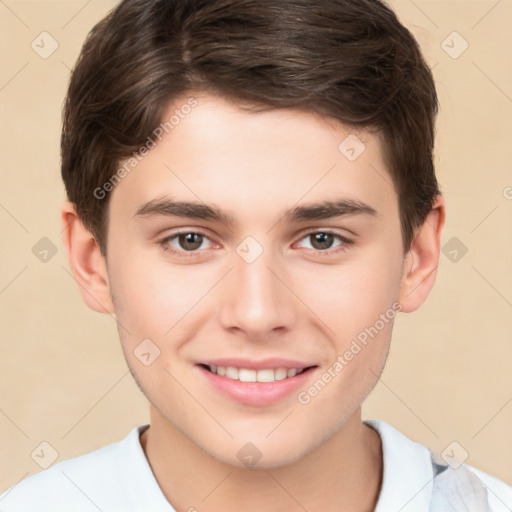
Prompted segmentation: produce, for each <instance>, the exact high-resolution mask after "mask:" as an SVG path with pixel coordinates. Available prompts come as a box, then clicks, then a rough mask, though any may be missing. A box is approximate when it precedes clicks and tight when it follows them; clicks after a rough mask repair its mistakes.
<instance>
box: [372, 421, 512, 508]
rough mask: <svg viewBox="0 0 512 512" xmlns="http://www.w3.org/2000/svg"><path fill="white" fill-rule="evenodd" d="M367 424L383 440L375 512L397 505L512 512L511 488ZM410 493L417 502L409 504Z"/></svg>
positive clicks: (380, 423)
mask: <svg viewBox="0 0 512 512" xmlns="http://www.w3.org/2000/svg"><path fill="white" fill-rule="evenodd" d="M365 423H366V424H368V425H369V426H371V427H373V428H374V429H375V430H377V432H378V433H379V435H380V437H381V441H382V452H383V459H384V474H383V485H382V488H381V495H380V499H379V502H378V506H377V508H376V509H375V510H376V512H387V511H388V510H391V509H392V508H393V507H394V508H397V509H400V510H402V509H403V510H404V512H405V511H406V510H407V511H409V510H411V511H414V512H417V511H422V512H423V511H425V512H431V511H437V510H443V511H445V510H479V511H486V512H510V510H512V487H511V486H510V485H508V484H506V483H505V482H503V481H502V480H500V479H498V478H496V477H494V476H491V475H489V474H487V473H485V472H484V471H482V470H480V469H477V468H475V467H473V466H470V465H468V464H460V465H459V466H454V467H453V468H452V467H450V466H448V464H446V462H445V461H443V460H442V459H440V458H439V457H437V456H436V455H435V454H434V453H433V452H432V451H431V450H430V449H429V448H428V447H426V446H424V445H422V444H420V443H417V442H415V441H413V440H411V439H409V438H408V437H406V436H405V435H404V434H402V433H401V432H399V431H398V430H397V429H395V428H394V427H393V426H391V425H390V424H388V423H386V422H384V421H380V420H367V421H365ZM416 492H417V494H415V493H416ZM407 495H409V496H414V499H413V500H410V501H409V502H407V503H406V497H407ZM397 496H399V499H400V501H398V500H396V497H397ZM404 503H406V505H404ZM468 505H469V508H468Z"/></svg>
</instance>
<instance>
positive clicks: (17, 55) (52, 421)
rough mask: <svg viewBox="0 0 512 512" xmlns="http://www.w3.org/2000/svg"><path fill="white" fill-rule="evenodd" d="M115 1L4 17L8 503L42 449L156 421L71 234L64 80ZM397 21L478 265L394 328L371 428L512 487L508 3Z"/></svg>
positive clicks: (33, 6) (2, 449)
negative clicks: (74, 261)
mask: <svg viewBox="0 0 512 512" xmlns="http://www.w3.org/2000/svg"><path fill="white" fill-rule="evenodd" d="M115 3H116V2H114V1H111V0H109V1H99V0H92V1H86V0H79V1H75V0H73V1H65V2H64V1H44V0H41V1H33V2H23V1H14V0H5V2H1V3H0V20H1V21H0V34H1V38H2V46H1V61H2V66H1V68H0V106H1V120H2V123H1V133H0V140H1V141H2V153H1V154H2V160H1V188H0V224H1V229H2V250H1V251H0V258H1V260H0V315H1V336H2V341H1V345H0V350H1V353H0V365H1V367H0V439H1V442H0V490H4V489H5V488H7V487H8V486H11V485H13V484H15V483H16V482H18V481H19V480H21V479H22V478H24V477H26V476H28V475H30V474H34V473H36V472H38V471H40V469H41V468H40V466H39V465H38V464H37V463H36V462H35V460H38V459H37V457H35V456H34V459H35V460H34V459H32V458H31V453H32V452H34V450H35V453H41V451H40V450H41V448H40V447H39V445H40V443H41V442H43V441H45V442H47V443H50V444H51V445H52V446H53V447H54V449H55V450H56V451H57V453H58V460H62V459H65V458H69V457H72V456H76V455H79V454H81V453H85V452H86V451H90V450H93V449H96V448H99V447H100V446H103V445H105V444H107V443H110V442H114V441H116V440H119V439H121V438H122V437H124V436H125V435H126V434H127V433H128V431H129V430H130V429H131V428H132V427H134V426H136V425H138V424H141V423H145V422H147V421H148V413H147V409H148V407H147V404H146V402H145V399H144V398H143V397H142V395H141V393H140V392H139V390H138V389H137V387H136V385H135V384H134V383H133V382H132V378H131V376H130V375H129V373H128V371H127V367H126V364H125V362H124V359H123V356H122V353H121V349H120V346H119V342H118V336H117V331H116V327H115V321H114V319H113V318H112V317H110V316H108V315H101V314H97V313H94V312H92V311H90V310H89V309H88V308H87V307H86V306H85V305H84V304H83V302H82V299H81V296H80V294H79V290H78V286H77V284H76V283H75V281H74V279H73V277H72V276H71V274H70V270H69V265H68V262H67V259H66V254H65V252H64V248H63V245H62V242H61V226H60V219H59V208H60V205H61V202H62V201H63V200H64V189H63V185H62V183H61V179H60V171H59V137H60V115H61V112H60V110H61V104H62V101H63V98H64V95H65V91H66V86H67V81H68V77H69V70H70V68H71V67H72V66H73V64H74V62H75V60H76V58H77V56H78V53H79V50H80V47H81V45H82V43H83V41H84V39H85V36H86V34H87V32H88V31H89V30H90V29H91V28H92V26H93V25H94V24H95V23H96V22H97V21H98V20H99V19H100V18H101V17H102V16H103V15H104V14H105V13H106V12H107V11H108V10H109V9H110V8H112V7H113V6H114V5H115ZM391 5H392V7H393V8H394V9H395V10H396V11H397V13H398V14H399V17H400V19H401V20H402V22H403V23H404V24H405V25H406V26H407V27H409V28H410V29H411V31H412V32H413V33H414V34H415V35H416V36H417V38H418V39H419V41H420V43H421V45H422V47H423V49H424V52H425V55H426V57H427V60H428V62H429V64H430V65H431V66H432V67H433V70H434V74H435V78H436V82H437V87H438V93H439V98H440V103H441V113H440V118H439V123H438V137H437V151H436V162H437V172H438V176H439V179H440V182H441V185H442V189H443V191H444V196H445V198H446V201H447V222H446V226H445V230H444V235H443V244H446V243H448V242H449V241H450V240H451V239H452V238H453V237H456V238H457V240H458V241H457V240H456V241H455V242H456V243H459V244H460V243H462V244H464V245H465V246H466V247H467V253H466V254H465V255H463V256H461V254H462V253H461V252H460V250H459V252H458V261H456V262H453V261H451V260H450V258H453V256H454V254H453V253H452V254H451V255H450V254H449V250H453V249H449V250H447V253H448V256H449V257H448V256H446V255H442V256H441V259H440V263H439V269H438V278H437V284H436V287H435V288H434V290H433V292H432V293H431V295H430V297H429V299H428V300H427V302H426V304H425V305H424V307H423V308H422V309H421V310H420V311H418V312H416V313H412V314H402V315H400V316H399V318H398V320H397V322H396V324H395V331H394V341H393V343H392V348H391V353H390V358H389V360H388V365H387V367H386V369H385V371H384V373H383V375H382V379H381V381H380V382H379V384H378V385H377V387H376V388H375V390H374V392H373V393H372V395H371V396H370V398H369V399H368V400H367V402H366V404H365V407H364V415H365V417H367V418H370V417H373V418H380V419H383V420H385V421H388V422H389V423H391V424H392V425H394V426H395V427H396V428H398V429H399V430H401V431H402V432H403V433H404V434H406V435H407V436H409V437H410V438H412V439H414V440H416V441H418V442H421V443H423V444H425V445H427V446H429V447H430V448H432V449H434V450H436V451H437V452H441V451H443V450H444V449H445V448H446V447H447V446H448V445H449V444H450V443H451V442H452V441H457V442H458V443H459V444H460V445H461V446H462V447H463V449H465V450H466V451H467V452H468V453H469V458H468V460H467V462H468V463H470V464H472V465H474V466H477V467H479V468H481V469H483V470H484V471H487V472H490V473H491V474H494V475H496V476H497V477H499V478H501V479H503V480H505V481H507V482H508V483H509V484H512V462H511V456H510V454H511V453H512V434H511V433H512V377H511V375H512V372H511V369H510V366H511V363H512V336H511V327H512V258H511V256H512V222H511V221H512V188H511V187H512V172H511V168H512V152H511V133H512V53H511V50H512V31H510V23H511V21H512V2H511V1H510V0H502V1H496V0H490V1H423V0H416V1H415V2H413V1H412V0H411V1H405V0H403V1H392V2H391ZM43 31H46V32H48V33H49V34H51V36H52V37H53V38H54V39H55V40H56V41H57V42H58V45H59V47H58V49H57V50H56V51H55V52H54V53H53V54H52V55H51V56H49V57H48V58H46V59H43V58H41V57H40V56H39V55H38V54H37V53H36V52H35V51H34V50H33V49H32V48H31V42H32V41H33V40H35V39H36V38H37V37H38V36H39V34H40V33H41V32H43ZM454 31H457V32H458V33H459V34H460V36H461V37H462V38H463V39H464V40H465V41H467V43H468V44H469V46H468V48H467V50H466V51H465V52H464V53H462V54H461V55H460V56H458V58H452V57H451V56H450V55H449V54H448V53H447V51H448V52H450V53H452V55H455V54H456V53H459V52H460V51H461V49H463V44H464V41H463V40H462V39H460V37H459V36H457V35H450V34H452V32H454ZM447 38H448V39H447ZM37 40H40V39H37ZM37 40H36V41H37ZM443 41H445V43H443ZM46 48H48V46H46ZM445 49H446V51H445ZM507 187H508V188H507ZM43 237H47V238H49V239H50V240H51V241H52V242H53V244H55V246H56V249H57V252H56V254H55V255H54V256H53V257H51V258H50V257H49V259H48V261H47V262H45V263H43V262H42V261H40V260H39V259H38V258H37V257H36V256H35V255H34V254H33V252H32V248H33V247H34V246H35V245H36V243H38V241H39V240H40V239H41V238H43ZM451 243H454V242H453V241H452V242H451ZM448 247H449V248H450V246H448ZM38 447H39V448H38ZM458 450H462V448H458ZM45 453H46V454H48V453H50V450H49V448H48V447H47V448H46V452H45Z"/></svg>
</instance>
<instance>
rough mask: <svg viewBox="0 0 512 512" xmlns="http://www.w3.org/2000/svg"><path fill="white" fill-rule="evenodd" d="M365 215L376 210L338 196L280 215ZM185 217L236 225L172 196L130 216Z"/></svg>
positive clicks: (215, 209)
mask: <svg viewBox="0 0 512 512" xmlns="http://www.w3.org/2000/svg"><path fill="white" fill-rule="evenodd" d="M354 214H367V215H371V216H376V215H377V211H376V210H375V209H374V208H372V207H371V206H370V205H368V204H366V203H364V202H362V201H359V200H357V199H346V198H341V199H338V200H335V201H321V202H317V203H310V204H305V205H301V206H296V207H294V208H291V209H289V210H286V211H285V212H284V213H283V215H282V216H281V218H282V219H284V220H285V221H287V222H289V223H294V222H300V221H306V220H326V219H330V218H334V217H341V216H344V215H354ZM157 215H161V216H167V217H186V218H189V219H201V220H209V221H217V222H221V223H222V224H225V225H227V226H232V225H234V224H235V219H234V218H233V217H232V216H231V215H229V214H228V213H226V212H224V211H223V210H221V209H220V208H218V207H217V206H215V205H207V204H205V203H200V202H196V201H174V200H172V199H153V200H151V201H148V202H147V203H144V204H143V205H142V206H141V207H140V208H139V209H138V210H137V211H136V212H135V214H134V215H133V217H148V216H157Z"/></svg>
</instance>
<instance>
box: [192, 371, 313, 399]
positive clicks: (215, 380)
mask: <svg viewBox="0 0 512 512" xmlns="http://www.w3.org/2000/svg"><path fill="white" fill-rule="evenodd" d="M197 368H199V370H200V372H201V373H202V374H203V375H204V377H205V378H206V379H207V380H208V382H210V383H211V384H212V385H213V386H214V387H215V388H216V389H218V390H219V391H221V392H222V393H224V394H226V395H227V396H229V397H230V398H232V399H234V400H236V401H237V402H240V403H242V404H245V405H256V406H264V405H272V404H274V403H276V402H278V401H279V400H282V399H283V398H285V397H287V396H289V395H290V394H292V393H293V392H294V391H296V390H297V389H299V388H300V387H301V386H304V384H305V382H306V381H307V379H309V378H310V376H311V375H312V374H313V372H314V371H315V370H316V369H317V367H313V368H310V369H309V370H305V371H303V372H302V373H299V374H298V375H295V376H294V377H287V378H286V379H283V380H276V381H274V382H241V381H239V380H233V379H228V378H227V377H223V376H221V375H217V374H216V373H212V372H210V371H208V370H207V369H206V368H204V367H202V366H200V365H197Z"/></svg>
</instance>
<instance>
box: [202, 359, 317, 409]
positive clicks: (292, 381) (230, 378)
mask: <svg viewBox="0 0 512 512" xmlns="http://www.w3.org/2000/svg"><path fill="white" fill-rule="evenodd" d="M236 362H239V366H236V365H235V364H236ZM236 362H235V361H234V360H231V361H228V360H222V361H221V360H217V361H216V362H215V363H214V362H213V361H208V362H204V363H198V364H196V365H195V368H196V369H197V371H198V372H199V375H200V377H199V378H202V379H204V381H205V383H206V384H207V385H209V386H211V389H212V390H213V392H214V393H216V394H217V393H220V395H221V396H223V397H225V398H228V399H229V400H230V401H231V402H232V401H235V402H238V403H241V404H243V405H250V406H258V407H263V406H269V405H272V404H276V403H278V402H280V401H282V400H284V399H286V398H287V397H288V398H289V397H290V396H292V395H293V394H294V392H295V393H297V392H298V391H299V390H300V389H301V388H306V387H307V386H308V385H310V384H308V382H309V381H311V380H313V379H314V378H315V375H316V373H318V372H317V370H319V369H320V367H319V366H318V365H309V366H308V365H305V364H302V363H299V362H297V361H286V360H267V361H266V362H265V363H264V364H263V363H253V362H251V361H236ZM219 363H223V364H219Z"/></svg>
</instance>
